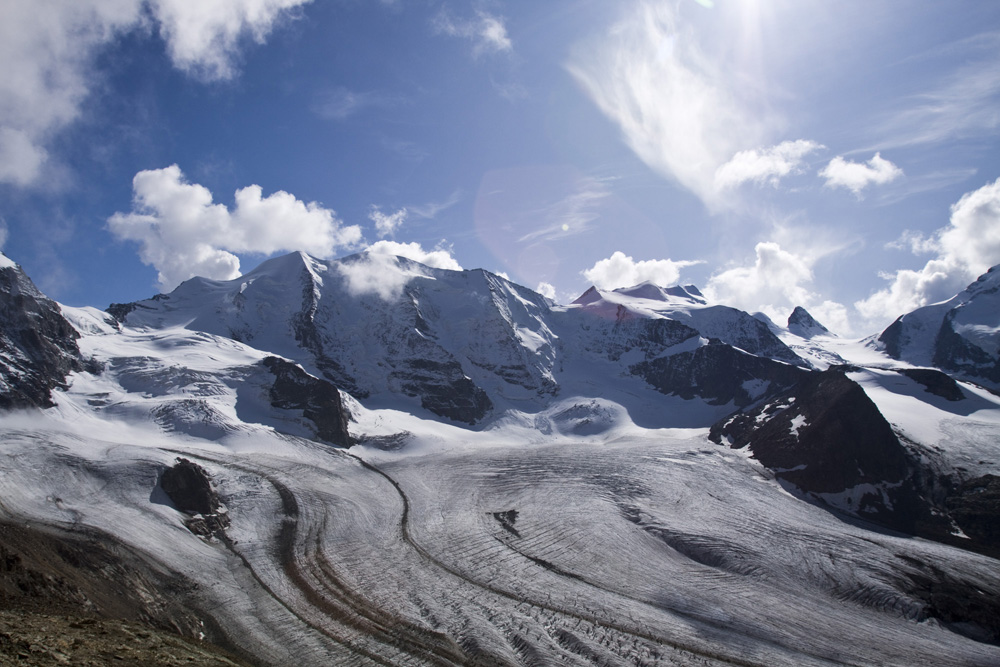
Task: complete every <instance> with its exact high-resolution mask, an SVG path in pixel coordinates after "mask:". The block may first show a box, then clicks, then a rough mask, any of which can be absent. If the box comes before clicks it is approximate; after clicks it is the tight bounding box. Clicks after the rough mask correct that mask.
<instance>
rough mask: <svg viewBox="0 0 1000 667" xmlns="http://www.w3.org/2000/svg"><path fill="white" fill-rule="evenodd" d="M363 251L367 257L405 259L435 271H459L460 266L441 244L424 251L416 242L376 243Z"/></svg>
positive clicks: (448, 250)
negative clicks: (396, 257) (377, 256)
mask: <svg viewBox="0 0 1000 667" xmlns="http://www.w3.org/2000/svg"><path fill="white" fill-rule="evenodd" d="M365 251H366V252H367V253H368V254H369V255H389V256H398V257H405V258H407V259H412V260H413V261H414V262H420V263H421V264H425V265H427V266H430V267H432V268H435V269H449V270H451V271H461V270H462V266H461V265H460V264H459V263H458V262H457V261H456V260H455V258H454V257H453V256H452V254H451V248H448V247H445V246H444V245H443V242H442V244H441V245H438V246H437V247H436V248H434V249H433V250H424V249H423V247H422V246H421V245H420V244H419V243H416V242H413V243H399V242H397V241H376V242H375V243H373V244H371V245H370V246H368V247H367V248H366V249H365Z"/></svg>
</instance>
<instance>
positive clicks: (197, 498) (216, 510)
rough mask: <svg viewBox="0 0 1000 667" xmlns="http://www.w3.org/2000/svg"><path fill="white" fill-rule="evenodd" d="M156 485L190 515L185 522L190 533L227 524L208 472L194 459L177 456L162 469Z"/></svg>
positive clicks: (205, 532)
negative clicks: (171, 465) (170, 465)
mask: <svg viewBox="0 0 1000 667" xmlns="http://www.w3.org/2000/svg"><path fill="white" fill-rule="evenodd" d="M160 487H161V488H162V489H163V491H164V492H165V493H166V494H167V496H168V497H169V498H170V500H171V502H173V504H174V507H176V508H177V509H178V510H180V511H181V512H184V513H185V514H188V515H189V516H190V518H189V519H188V520H187V521H186V522H185V524H186V525H187V527H188V529H190V530H191V532H192V533H195V534H197V535H211V534H213V533H219V532H222V531H224V530H225V529H226V528H228V527H229V516H228V515H227V514H226V513H225V512H222V511H221V509H222V504H221V503H220V502H219V494H217V493H216V492H215V489H213V488H212V481H211V478H210V477H209V476H208V472H207V471H206V470H205V469H204V468H202V467H201V466H200V465H198V464H197V463H193V462H191V461H189V460H187V459H184V458H178V459H177V463H176V465H174V466H173V467H171V468H167V469H166V470H164V471H163V474H162V475H161V476H160Z"/></svg>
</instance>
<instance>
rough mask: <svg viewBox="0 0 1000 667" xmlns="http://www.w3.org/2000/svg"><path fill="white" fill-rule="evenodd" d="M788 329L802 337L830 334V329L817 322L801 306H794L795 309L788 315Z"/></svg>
mask: <svg viewBox="0 0 1000 667" xmlns="http://www.w3.org/2000/svg"><path fill="white" fill-rule="evenodd" d="M788 330H789V331H790V332H792V333H793V334H795V335H796V336H801V337H802V338H812V337H813V336H830V335H831V333H830V330H829V329H827V328H826V327H825V326H823V325H822V324H820V323H819V322H817V321H816V318H814V317H813V316H812V315H810V314H809V311H808V310H806V309H805V308H803V307H802V306H795V310H793V311H792V314H791V315H789V316H788Z"/></svg>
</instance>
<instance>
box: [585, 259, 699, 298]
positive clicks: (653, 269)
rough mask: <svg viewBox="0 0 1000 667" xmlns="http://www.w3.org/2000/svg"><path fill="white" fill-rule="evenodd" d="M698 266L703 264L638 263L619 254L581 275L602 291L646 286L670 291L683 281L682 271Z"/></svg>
mask: <svg viewBox="0 0 1000 667" xmlns="http://www.w3.org/2000/svg"><path fill="white" fill-rule="evenodd" d="M695 264H700V262H689V261H680V262H675V261H673V260H671V259H650V260H640V261H638V262H637V261H635V260H634V259H632V257H630V256H628V255H626V254H625V253H623V252H621V251H620V250H618V251H615V252H614V253H613V254H612V255H611V257H608V258H607V259H602V260H599V261H597V262H596V263H595V264H594V265H593V266H592V267H590V268H589V269H586V270H584V271H583V272H582V273H583V276H584V277H585V278H586V279H587V280H589V281H590V282H591V283H593V284H594V285H595V286H596V287H597V288H599V289H617V288H619V287H632V286H633V285H638V284H639V283H643V282H651V283H654V284H656V285H661V286H664V287H668V286H670V285H673V284H675V283H676V282H677V280H678V279H679V278H680V271H681V269H683V268H684V267H686V266H693V265H695Z"/></svg>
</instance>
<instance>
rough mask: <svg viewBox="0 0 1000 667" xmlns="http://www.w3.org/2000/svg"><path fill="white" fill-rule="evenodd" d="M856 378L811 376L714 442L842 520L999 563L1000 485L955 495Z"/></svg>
mask: <svg viewBox="0 0 1000 667" xmlns="http://www.w3.org/2000/svg"><path fill="white" fill-rule="evenodd" d="M850 370H851V369H850V367H833V368H831V369H829V370H827V371H823V372H821V373H820V372H816V373H811V374H809V375H808V376H807V377H806V378H805V379H804V380H803V381H802V382H800V383H799V384H798V385H797V386H795V387H794V388H793V389H791V390H790V391H788V392H786V393H784V394H781V395H780V396H777V397H774V398H773V399H771V400H770V401H769V402H768V403H767V404H766V405H763V406H759V407H756V408H754V409H752V410H749V411H747V412H741V413H737V414H735V415H733V416H731V417H729V418H727V419H725V420H722V421H720V422H718V423H717V424H715V425H714V426H713V427H712V428H711V431H710V434H709V437H710V438H711V439H712V440H713V441H715V442H717V443H725V444H728V445H729V446H730V447H732V448H734V449H739V448H743V447H749V448H750V450H751V451H752V452H753V455H754V458H756V459H757V460H758V461H760V462H761V463H762V464H764V465H765V466H767V467H768V468H770V469H771V470H772V471H773V472H774V475H775V477H776V478H777V479H779V480H783V481H785V482H788V483H790V484H792V485H794V486H795V487H796V488H797V489H799V490H800V491H802V492H803V493H805V494H806V495H809V496H811V497H813V498H816V499H818V500H821V501H823V502H824V503H826V504H827V505H829V506H830V507H833V508H835V509H837V510H840V511H844V512H848V513H850V514H854V515H855V516H858V517H860V518H862V519H865V520H868V521H873V522H875V523H879V524H881V525H883V526H886V527H888V528H892V529H894V530H900V531H903V532H906V533H910V534H913V535H920V536H922V537H927V538H930V539H934V540H938V541H942V542H947V543H949V544H953V545H956V546H961V547H964V548H968V549H971V550H973V551H978V552H981V553H986V554H990V555H997V554H1000V477H996V476H994V475H985V476H983V477H979V478H976V479H972V480H969V481H967V482H965V483H963V484H959V485H958V486H955V482H954V481H953V479H952V477H951V475H950V474H945V473H943V472H942V471H940V470H937V469H934V468H932V467H931V466H930V465H929V464H927V463H926V462H924V461H923V460H922V457H921V456H919V455H917V454H914V453H911V452H910V450H909V449H908V448H907V445H906V443H904V442H901V441H900V439H899V437H898V436H897V435H896V433H895V432H894V431H893V429H892V426H891V425H890V424H889V423H888V422H887V421H886V419H885V417H883V416H882V414H881V412H879V410H878V408H877V406H876V405H875V404H874V403H873V402H872V401H871V399H870V398H868V396H867V394H865V392H864V390H863V389H862V388H861V386H860V385H858V384H857V383H856V382H854V381H853V380H851V379H850V378H849V377H847V375H846V374H845V372H848V371H850ZM916 370H917V371H920V372H917V373H916V378H915V379H918V378H919V379H918V381H920V382H921V383H922V384H925V386H929V390H933V391H934V393H937V394H938V395H944V396H945V397H946V398H947V397H948V395H950V394H951V391H952V388H951V385H950V384H949V383H948V382H947V380H951V379H950V378H948V376H946V375H944V374H943V373H941V372H940V371H933V370H931V371H929V372H928V373H923V372H922V371H923V370H924V369H916ZM900 372H904V371H900ZM911 372H912V371H909V370H908V371H906V374H907V375H910V374H911ZM942 377H943V378H945V380H942V379H941V378H942ZM952 382H953V381H952ZM954 389H955V390H956V391H959V392H961V390H960V389H959V388H958V387H957V385H956V386H955V387H954ZM956 527H957V528H959V529H960V530H961V531H962V532H963V533H964V536H959V535H958V534H957V533H956V531H955V528H956Z"/></svg>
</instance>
